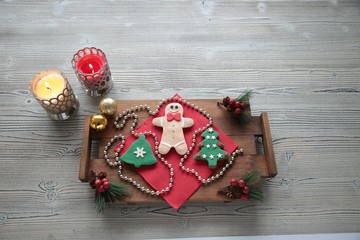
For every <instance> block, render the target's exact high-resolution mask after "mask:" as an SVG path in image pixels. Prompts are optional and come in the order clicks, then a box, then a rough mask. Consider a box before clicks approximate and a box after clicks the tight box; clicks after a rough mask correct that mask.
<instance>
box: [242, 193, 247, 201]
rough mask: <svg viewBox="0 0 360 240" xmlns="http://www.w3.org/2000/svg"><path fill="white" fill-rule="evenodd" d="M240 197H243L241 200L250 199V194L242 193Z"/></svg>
mask: <svg viewBox="0 0 360 240" xmlns="http://www.w3.org/2000/svg"><path fill="white" fill-rule="evenodd" d="M240 199H241V200H247V199H248V195H247V194H241V196H240Z"/></svg>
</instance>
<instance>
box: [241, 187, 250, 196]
mask: <svg viewBox="0 0 360 240" xmlns="http://www.w3.org/2000/svg"><path fill="white" fill-rule="evenodd" d="M242 191H243V193H245V194H248V193H249V192H250V188H249V187H248V186H244V188H243V190H242Z"/></svg>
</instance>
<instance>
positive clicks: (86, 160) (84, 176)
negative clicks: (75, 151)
mask: <svg viewBox="0 0 360 240" xmlns="http://www.w3.org/2000/svg"><path fill="white" fill-rule="evenodd" d="M149 101H155V100H149ZM191 101H192V102H194V101H215V99H191ZM117 102H119V103H123V104H124V103H132V104H133V102H134V101H131V100H117ZM131 106H133V105H131ZM90 118H91V116H85V120H84V132H83V143H82V148H81V157H80V168H79V179H80V180H81V181H82V182H87V181H88V180H89V172H90V169H89V167H90V161H95V160H97V159H90V153H91V143H92V140H93V136H94V135H98V134H99V132H96V131H94V130H93V129H91V127H90ZM252 118H259V120H260V125H261V130H262V137H263V149H264V155H263V156H264V157H265V161H266V163H267V174H266V175H264V174H262V177H263V178H272V177H275V176H276V175H277V166H276V161H275V154H274V148H273V144H272V137H271V132H270V124H269V119H268V113H267V112H262V113H261V114H260V116H258V117H257V116H255V117H254V116H252ZM259 156H261V155H259ZM244 157H245V158H246V157H248V158H249V157H254V156H249V155H245V156H244ZM102 161H104V160H103V159H102ZM235 164H236V161H235V163H234V165H235ZM233 167H234V166H233ZM218 181H221V179H219V180H218ZM207 186H209V185H202V186H200V188H199V189H198V190H197V191H196V192H195V193H194V194H193V196H191V197H190V199H189V200H188V201H191V202H198V201H203V200H204V199H203V198H201V197H200V198H198V197H196V194H197V192H202V191H203V189H202V188H207ZM224 186H225V185H224ZM137 192H139V191H137ZM199 194H200V193H199ZM142 195H144V196H143V197H141V198H140V199H137V198H136V199H130V200H129V199H127V200H126V203H128V204H137V203H151V202H159V200H160V201H163V198H161V197H151V196H148V195H146V194H142ZM194 195H195V196H194ZM130 198H131V197H130ZM219 200H221V201H231V200H229V199H227V198H226V197H219V196H216V197H215V198H211V197H210V198H207V199H206V201H219Z"/></svg>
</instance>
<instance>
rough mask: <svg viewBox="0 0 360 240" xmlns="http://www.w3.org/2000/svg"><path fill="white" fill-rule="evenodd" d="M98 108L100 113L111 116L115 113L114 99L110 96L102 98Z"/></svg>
mask: <svg viewBox="0 0 360 240" xmlns="http://www.w3.org/2000/svg"><path fill="white" fill-rule="evenodd" d="M99 109H100V112H101V113H102V114H105V115H106V116H112V115H114V114H115V113H116V110H117V105H116V101H115V100H114V99H112V98H104V99H103V100H101V102H100V103H99Z"/></svg>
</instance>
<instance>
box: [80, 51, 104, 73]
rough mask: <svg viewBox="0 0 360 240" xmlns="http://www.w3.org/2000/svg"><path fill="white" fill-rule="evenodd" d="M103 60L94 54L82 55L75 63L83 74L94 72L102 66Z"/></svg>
mask: <svg viewBox="0 0 360 240" xmlns="http://www.w3.org/2000/svg"><path fill="white" fill-rule="evenodd" d="M104 64H105V61H104V59H103V58H102V57H100V56H98V55H96V54H89V55H86V56H84V57H83V58H81V59H80V60H79V62H78V63H77V66H76V68H77V69H78V70H79V71H81V72H82V73H85V74H94V73H96V72H98V71H99V70H100V69H101V68H103V67H104Z"/></svg>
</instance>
